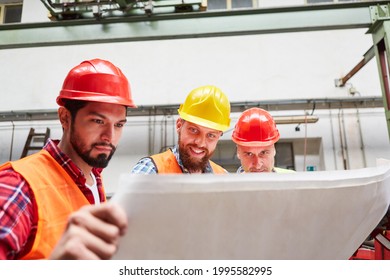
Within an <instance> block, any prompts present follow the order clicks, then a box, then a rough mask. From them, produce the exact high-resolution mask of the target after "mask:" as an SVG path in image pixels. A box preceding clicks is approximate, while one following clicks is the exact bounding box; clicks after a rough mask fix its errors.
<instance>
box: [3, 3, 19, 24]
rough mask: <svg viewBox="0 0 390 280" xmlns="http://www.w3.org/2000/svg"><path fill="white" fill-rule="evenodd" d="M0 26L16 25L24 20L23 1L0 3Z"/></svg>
mask: <svg viewBox="0 0 390 280" xmlns="http://www.w3.org/2000/svg"><path fill="white" fill-rule="evenodd" d="M0 3H1V4H0V24H1V23H15V22H21V20H22V7H23V3H22V2H21V1H15V0H14V1H11V0H9V1H1V2H0Z"/></svg>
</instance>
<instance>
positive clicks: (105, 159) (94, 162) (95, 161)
mask: <svg viewBox="0 0 390 280" xmlns="http://www.w3.org/2000/svg"><path fill="white" fill-rule="evenodd" d="M76 138H77V137H75V135H74V133H72V134H71V137H70V143H71V145H72V147H73V149H74V150H75V151H76V153H77V154H78V156H79V157H81V158H82V159H83V160H84V161H85V162H86V163H87V164H88V165H89V166H92V167H97V168H105V167H107V165H108V163H109V162H110V160H111V157H112V156H113V155H114V153H115V150H116V148H115V146H114V145H112V144H107V143H95V144H93V145H92V146H91V148H90V149H88V150H84V151H83V149H82V147H81V146H80V145H79V144H78V141H77V139H76ZM96 145H101V146H110V147H111V148H112V150H111V153H110V154H109V155H108V156H107V155H106V154H99V155H98V156H97V157H95V158H93V157H91V156H90V155H91V151H92V149H93V147H94V146H96Z"/></svg>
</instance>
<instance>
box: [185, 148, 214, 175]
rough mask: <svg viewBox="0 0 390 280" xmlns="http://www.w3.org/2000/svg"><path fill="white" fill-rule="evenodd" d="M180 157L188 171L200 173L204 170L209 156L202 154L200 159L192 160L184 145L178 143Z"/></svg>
mask: <svg viewBox="0 0 390 280" xmlns="http://www.w3.org/2000/svg"><path fill="white" fill-rule="evenodd" d="M179 153H180V159H181V162H182V163H183V166H184V167H185V168H187V169H188V171H190V172H191V171H199V170H201V171H202V173H203V172H205V171H206V167H207V164H208V162H209V157H208V156H207V155H206V156H204V157H203V158H202V159H201V161H194V160H193V159H192V158H191V156H190V155H189V154H188V153H187V152H186V150H185V149H184V147H181V146H180V145H179Z"/></svg>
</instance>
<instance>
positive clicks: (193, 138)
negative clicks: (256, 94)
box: [132, 86, 230, 174]
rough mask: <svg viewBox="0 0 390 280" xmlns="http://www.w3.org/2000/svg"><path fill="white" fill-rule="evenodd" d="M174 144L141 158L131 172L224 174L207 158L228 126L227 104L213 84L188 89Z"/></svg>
mask: <svg viewBox="0 0 390 280" xmlns="http://www.w3.org/2000/svg"><path fill="white" fill-rule="evenodd" d="M178 112H179V118H178V119H177V121H176V131H177V134H178V144H177V145H176V146H175V147H173V148H172V149H169V150H167V151H165V152H163V153H160V154H156V155H152V156H150V157H145V158H142V159H141V160H140V161H139V162H138V163H137V164H136V165H135V166H134V167H133V169H132V173H142V174H156V173H158V174H161V173H191V174H192V173H227V171H226V170H225V169H224V168H222V167H221V166H219V165H217V164H216V163H214V162H212V161H211V160H210V158H211V156H212V155H213V153H214V151H215V148H216V146H217V143H218V140H219V138H220V137H221V135H222V133H223V131H225V130H227V129H228V128H229V125H230V103H229V100H228V98H227V97H226V95H225V94H224V93H223V92H222V91H221V90H220V89H219V88H217V87H215V86H202V87H199V88H196V89H194V90H192V91H191V92H190V93H189V94H188V96H187V98H186V100H185V102H184V103H183V104H181V105H180V108H179V110H178Z"/></svg>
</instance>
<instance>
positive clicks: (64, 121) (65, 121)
mask: <svg viewBox="0 0 390 280" xmlns="http://www.w3.org/2000/svg"><path fill="white" fill-rule="evenodd" d="M58 117H59V119H60V122H61V125H62V128H63V129H67V128H69V127H70V118H71V116H70V112H69V111H68V109H66V108H65V107H62V106H61V107H60V108H58Z"/></svg>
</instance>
